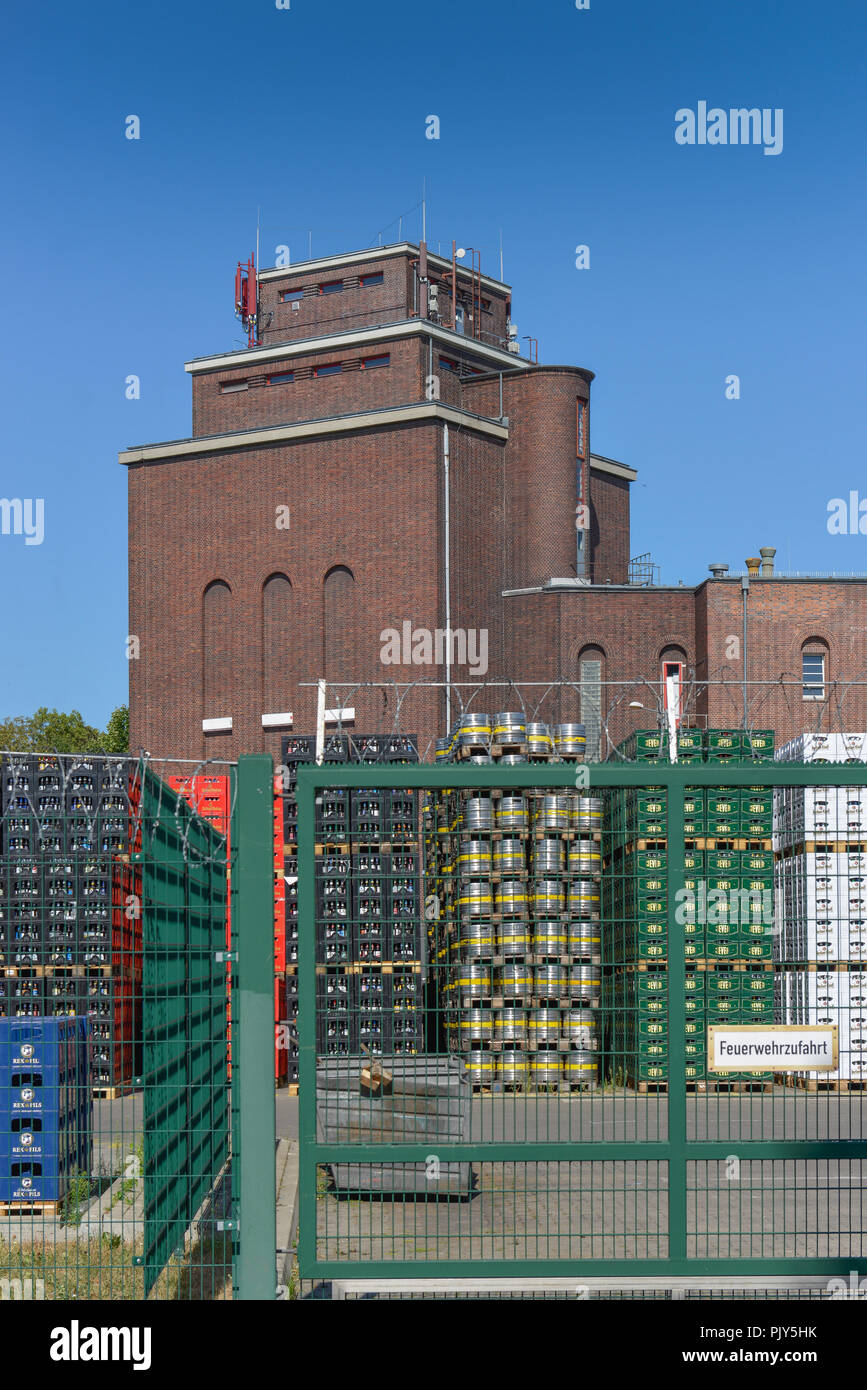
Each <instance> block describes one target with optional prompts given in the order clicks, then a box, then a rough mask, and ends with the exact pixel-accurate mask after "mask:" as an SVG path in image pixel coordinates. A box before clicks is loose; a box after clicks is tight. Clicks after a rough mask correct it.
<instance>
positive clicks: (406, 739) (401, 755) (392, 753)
mask: <svg viewBox="0 0 867 1390" xmlns="http://www.w3.org/2000/svg"><path fill="white" fill-rule="evenodd" d="M384 756H385V760H386V762H389V763H417V762H418V734H392V735H390V736H389V738H388V739H387V740H386V746H385V753H384Z"/></svg>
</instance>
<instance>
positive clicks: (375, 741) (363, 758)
mask: <svg viewBox="0 0 867 1390" xmlns="http://www.w3.org/2000/svg"><path fill="white" fill-rule="evenodd" d="M387 743H388V735H387V734H350V736H349V756H350V759H351V761H352V762H354V763H380V762H383V761H384V759H385V750H386V746H387Z"/></svg>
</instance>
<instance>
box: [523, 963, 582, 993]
mask: <svg viewBox="0 0 867 1390" xmlns="http://www.w3.org/2000/svg"><path fill="white" fill-rule="evenodd" d="M576 968H579V969H580V967H576ZM566 981H567V969H566V966H565V965H534V966H533V993H534V995H536V997H537V998H538V999H559V998H560V997H561V995H565V994H566Z"/></svg>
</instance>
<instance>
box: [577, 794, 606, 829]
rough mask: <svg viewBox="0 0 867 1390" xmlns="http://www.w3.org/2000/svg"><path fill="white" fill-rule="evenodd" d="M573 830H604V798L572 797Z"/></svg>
mask: <svg viewBox="0 0 867 1390" xmlns="http://www.w3.org/2000/svg"><path fill="white" fill-rule="evenodd" d="M571 828H572V829H573V830H601V829H602V798H601V797H600V796H573V797H572V822H571Z"/></svg>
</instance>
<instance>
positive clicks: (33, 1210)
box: [0, 1198, 63, 1219]
mask: <svg viewBox="0 0 867 1390" xmlns="http://www.w3.org/2000/svg"><path fill="white" fill-rule="evenodd" d="M62 1210H63V1202H62V1201H59V1202H42V1201H39V1199H38V1198H34V1200H33V1201H32V1202H0V1219H8V1218H10V1217H13V1216H42V1217H45V1216H54V1217H58V1216H60V1214H61V1212H62Z"/></svg>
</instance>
